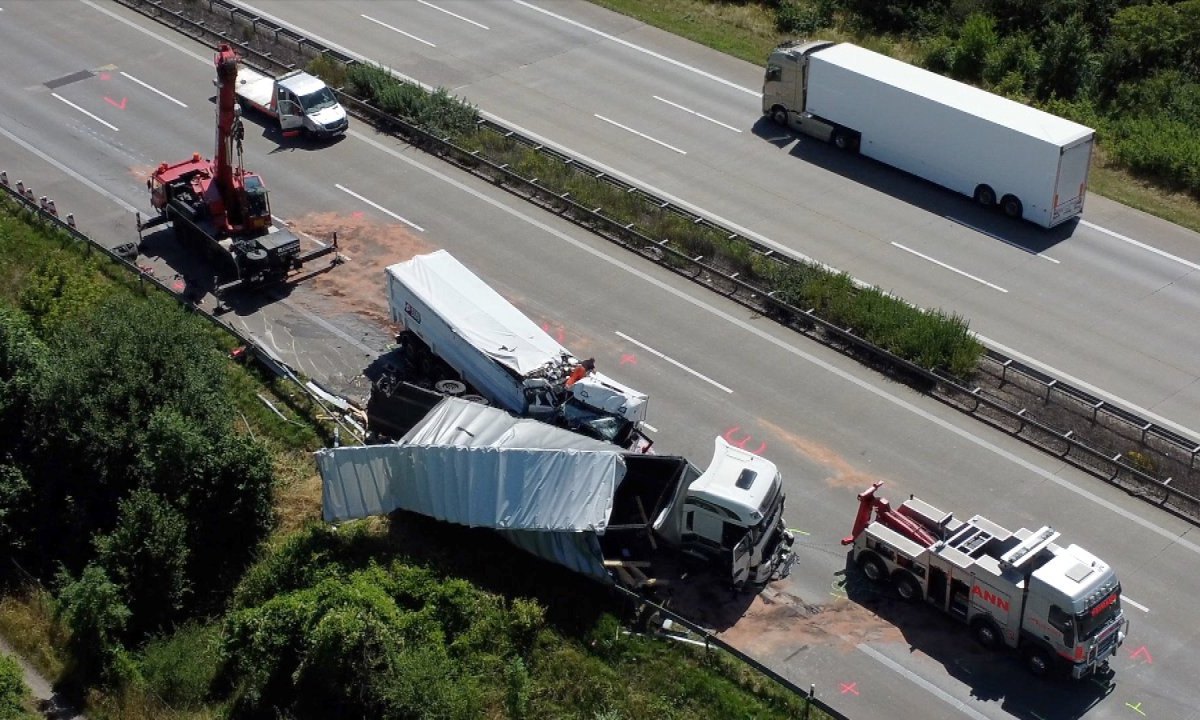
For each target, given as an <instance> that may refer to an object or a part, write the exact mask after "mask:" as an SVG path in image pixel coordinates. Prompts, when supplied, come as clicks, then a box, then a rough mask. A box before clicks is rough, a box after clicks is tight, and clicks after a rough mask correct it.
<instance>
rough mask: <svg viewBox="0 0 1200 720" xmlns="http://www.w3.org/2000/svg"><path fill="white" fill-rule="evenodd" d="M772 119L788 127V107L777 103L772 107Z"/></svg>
mask: <svg viewBox="0 0 1200 720" xmlns="http://www.w3.org/2000/svg"><path fill="white" fill-rule="evenodd" d="M771 120H772V121H774V123H775V124H776V125H779V126H780V127H787V126H788V112H787V108H784V107H781V106H779V105H776V106H775V107H773V108H771Z"/></svg>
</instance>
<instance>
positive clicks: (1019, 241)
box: [752, 116, 1078, 253]
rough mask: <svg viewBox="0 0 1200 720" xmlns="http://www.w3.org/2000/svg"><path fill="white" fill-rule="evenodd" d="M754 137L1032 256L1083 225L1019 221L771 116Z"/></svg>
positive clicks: (755, 130) (760, 122) (762, 121)
mask: <svg viewBox="0 0 1200 720" xmlns="http://www.w3.org/2000/svg"><path fill="white" fill-rule="evenodd" d="M752 132H753V133H754V134H755V135H756V136H758V137H759V138H761V139H762V140H764V141H766V142H769V143H771V144H772V145H774V146H776V147H778V148H779V149H781V150H783V149H786V148H788V147H789V146H790V147H791V149H790V150H789V151H788V153H789V154H790V155H792V156H794V157H795V158H797V159H799V160H802V161H804V162H808V163H811V164H812V165H815V166H817V167H820V168H822V169H824V170H827V171H829V172H831V173H834V174H836V175H840V176H842V177H844V178H846V179H848V180H852V181H854V182H856V183H858V184H860V185H863V186H866V187H869V188H871V189H873V190H877V191H879V192H881V193H883V194H885V195H890V196H891V197H894V198H896V199H898V200H902V201H904V202H906V203H908V204H909V205H913V206H915V207H919V208H921V209H922V210H925V211H927V212H930V213H933V214H935V215H939V216H941V217H944V218H946V219H948V220H950V221H951V222H955V223H957V224H959V225H963V226H965V227H968V228H970V229H972V230H975V231H976V232H980V233H982V234H984V235H987V236H989V237H992V238H995V239H996V240H999V241H1000V242H1003V243H1005V244H1008V245H1013V246H1015V247H1017V248H1019V249H1021V250H1024V251H1026V252H1030V253H1040V252H1044V251H1045V250H1048V249H1049V248H1052V247H1054V246H1055V245H1057V244H1058V243H1060V242H1062V241H1063V240H1066V239H1067V238H1069V237H1071V236H1072V235H1073V234H1074V232H1075V227H1076V226H1077V225H1078V220H1071V221H1068V222H1065V223H1063V224H1062V225H1059V226H1058V227H1054V228H1051V229H1049V230H1047V229H1045V228H1042V227H1040V226H1037V225H1034V224H1033V223H1030V222H1026V221H1023V220H1013V219H1011V218H1008V217H1005V216H1004V215H1002V214H1001V213H1000V212H999V211H996V210H989V209H987V208H982V207H979V206H978V205H976V204H975V203H974V202H973V201H972V200H971V199H970V198H967V197H964V196H962V195H959V194H958V193H956V192H954V191H952V190H947V189H945V188H943V187H940V186H938V185H935V184H933V183H931V182H928V181H926V180H922V179H921V178H918V177H916V176H915V175H910V174H908V173H906V172H903V171H901V170H897V169H895V168H893V167H891V166H888V165H884V164H883V163H880V162H876V161H875V160H872V159H871V158H868V157H864V156H862V155H858V154H856V153H848V152H846V151H843V150H838V149H837V148H835V147H833V146H832V145H830V144H828V143H825V142H821V141H820V140H817V139H815V138H811V137H808V136H807V135H801V134H799V133H796V132H794V131H792V130H787V129H784V128H781V127H780V126H778V125H776V124H775V123H774V122H772V121H771V120H770V118H767V117H765V116H764V117H762V118H759V120H758V122H756V123H755V124H754V126H753V128H752Z"/></svg>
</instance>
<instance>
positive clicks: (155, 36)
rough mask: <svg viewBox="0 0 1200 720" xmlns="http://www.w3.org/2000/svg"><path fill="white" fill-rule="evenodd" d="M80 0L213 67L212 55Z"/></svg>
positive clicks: (85, 0)
mask: <svg viewBox="0 0 1200 720" xmlns="http://www.w3.org/2000/svg"><path fill="white" fill-rule="evenodd" d="M79 1H80V2H82V3H83V4H84V5H87V6H88V7H90V8H92V9H93V10H96V11H97V12H102V13H104V14H105V15H107V16H109V17H110V18H112V19H113V20H116V21H117V22H121V23H124V24H126V25H128V26H129V27H131V28H133V29H134V30H137V31H138V32H140V33H142V34H143V35H149V36H150V37H152V38H154V39H155V40H157V41H159V42H161V43H163V44H164V45H169V46H171V47H173V48H175V49H176V50H178V51H179V52H181V53H183V54H184V55H187V56H189V57H193V58H196V59H197V60H199V61H200V62H202V63H204V64H205V65H208V66H209V67H210V68H211V67H212V64H213V61H212V58H211V57H207V58H206V57H204V56H203V55H200V54H199V53H194V52H192V51H191V50H188V49H187V48H185V47H184V46H182V45H180V44H179V43H176V42H174V41H172V40H168V39H167V38H165V37H163V36H162V35H158V34H157V33H154V32H153V31H151V30H147V29H146V28H144V27H142V26H141V25H138V24H137V23H135V22H134V21H132V20H130V19H129V18H124V17H121V16H120V15H118V14H116V13H115V12H113V11H112V10H109V9H108V8H102V7H100V6H99V5H97V4H96V3H94V2H92V0H79Z"/></svg>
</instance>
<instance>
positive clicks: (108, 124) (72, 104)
mask: <svg viewBox="0 0 1200 720" xmlns="http://www.w3.org/2000/svg"><path fill="white" fill-rule="evenodd" d="M50 95H51V96H53V97H54V98H56V99H58V100H60V101H62V102H64V103H66V104H67V105H70V106H71V107H73V108H75V109H76V110H78V111H79V112H81V113H83V114H84V115H87V116H88V117H90V118H91V119H93V120H95V121H96V122H98V123H100V124H101V125H106V126H108V127H109V128H112V130H113V131H114V132H120V130H121V128H119V127H117V126H116V125H113V124H112V123H110V122H106V121H104V120H101V119H100V118H99V117H97V116H96V115H94V114H92V113H90V112H88V111H87V110H84V109H83V108H81V107H79V106H78V105H76V104H75V103H73V102H71V101H70V100H68V99H66V98H65V97H63V96H62V95H59V94H58V93H56V92H52V93H50Z"/></svg>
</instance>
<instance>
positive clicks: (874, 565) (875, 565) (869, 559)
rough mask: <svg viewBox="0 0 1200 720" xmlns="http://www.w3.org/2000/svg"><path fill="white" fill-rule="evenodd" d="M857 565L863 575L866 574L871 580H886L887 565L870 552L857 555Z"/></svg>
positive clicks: (875, 581)
mask: <svg viewBox="0 0 1200 720" xmlns="http://www.w3.org/2000/svg"><path fill="white" fill-rule="evenodd" d="M858 566H859V567H860V568H861V569H862V571H863V575H866V576H867V579H868V580H870V581H871V582H874V583H878V582H883V581H885V580H887V567H886V566H885V565H884V564H883V561H882V560H880V559H879V558H877V557H875V555H874V554H872V553H863V554H862V555H859V556H858Z"/></svg>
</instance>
